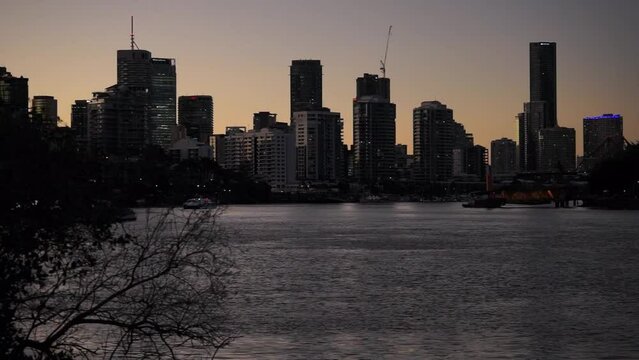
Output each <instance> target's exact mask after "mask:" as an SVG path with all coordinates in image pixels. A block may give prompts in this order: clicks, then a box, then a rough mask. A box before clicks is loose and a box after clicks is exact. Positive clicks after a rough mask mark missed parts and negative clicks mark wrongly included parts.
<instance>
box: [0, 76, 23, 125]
mask: <svg viewBox="0 0 639 360" xmlns="http://www.w3.org/2000/svg"><path fill="white" fill-rule="evenodd" d="M28 111H29V79H27V78H25V77H22V76H20V77H14V76H13V75H11V73H10V72H8V71H7V68H6V67H0V116H3V117H4V116H6V117H12V118H15V119H20V118H23V119H26V117H27V114H28Z"/></svg>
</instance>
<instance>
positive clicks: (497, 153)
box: [490, 138, 517, 176]
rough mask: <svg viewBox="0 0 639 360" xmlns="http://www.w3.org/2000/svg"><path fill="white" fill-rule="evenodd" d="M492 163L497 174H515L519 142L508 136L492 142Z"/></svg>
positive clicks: (494, 172)
mask: <svg viewBox="0 0 639 360" xmlns="http://www.w3.org/2000/svg"><path fill="white" fill-rule="evenodd" d="M490 165H491V167H492V172H493V175H495V176H513V175H515V173H516V172H517V144H516V143H515V141H513V140H511V139H507V138H501V139H498V140H493V141H491V142H490Z"/></svg>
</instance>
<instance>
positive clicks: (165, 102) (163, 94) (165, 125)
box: [147, 58, 177, 149]
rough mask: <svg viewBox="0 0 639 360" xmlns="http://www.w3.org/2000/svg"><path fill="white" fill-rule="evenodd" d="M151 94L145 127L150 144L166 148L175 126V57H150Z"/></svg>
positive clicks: (169, 143)
mask: <svg viewBox="0 0 639 360" xmlns="http://www.w3.org/2000/svg"><path fill="white" fill-rule="evenodd" d="M149 94H150V96H151V99H150V109H149V120H148V125H147V128H148V130H149V135H150V143H151V145H155V146H160V147H162V148H165V149H166V148H167V147H168V146H170V145H171V133H172V131H173V129H174V128H175V126H176V100H177V95H176V73H175V59H165V58H152V59H151V89H150V91H149Z"/></svg>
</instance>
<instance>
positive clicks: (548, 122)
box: [517, 42, 557, 171]
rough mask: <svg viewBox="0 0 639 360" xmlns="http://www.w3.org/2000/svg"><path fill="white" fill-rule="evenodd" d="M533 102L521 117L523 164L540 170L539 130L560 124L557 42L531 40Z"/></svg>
mask: <svg viewBox="0 0 639 360" xmlns="http://www.w3.org/2000/svg"><path fill="white" fill-rule="evenodd" d="M529 67H530V101H529V102H526V103H524V112H523V113H520V114H519V115H518V116H517V117H518V126H519V130H518V132H519V167H520V169H521V170H522V171H537V170H538V165H539V164H540V161H545V160H543V159H540V158H539V156H540V154H542V153H541V152H540V151H539V131H540V130H541V129H546V128H552V127H556V126H557V59H556V43H554V42H535V43H530V64H529Z"/></svg>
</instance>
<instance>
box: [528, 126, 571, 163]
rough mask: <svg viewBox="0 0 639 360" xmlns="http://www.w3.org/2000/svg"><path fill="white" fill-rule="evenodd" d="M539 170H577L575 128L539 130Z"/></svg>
mask: <svg viewBox="0 0 639 360" xmlns="http://www.w3.org/2000/svg"><path fill="white" fill-rule="evenodd" d="M538 159H539V164H538V165H537V169H538V171H543V172H569V171H574V170H575V165H576V164H575V129H571V128H565V127H553V128H545V129H541V130H539V157H538Z"/></svg>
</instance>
